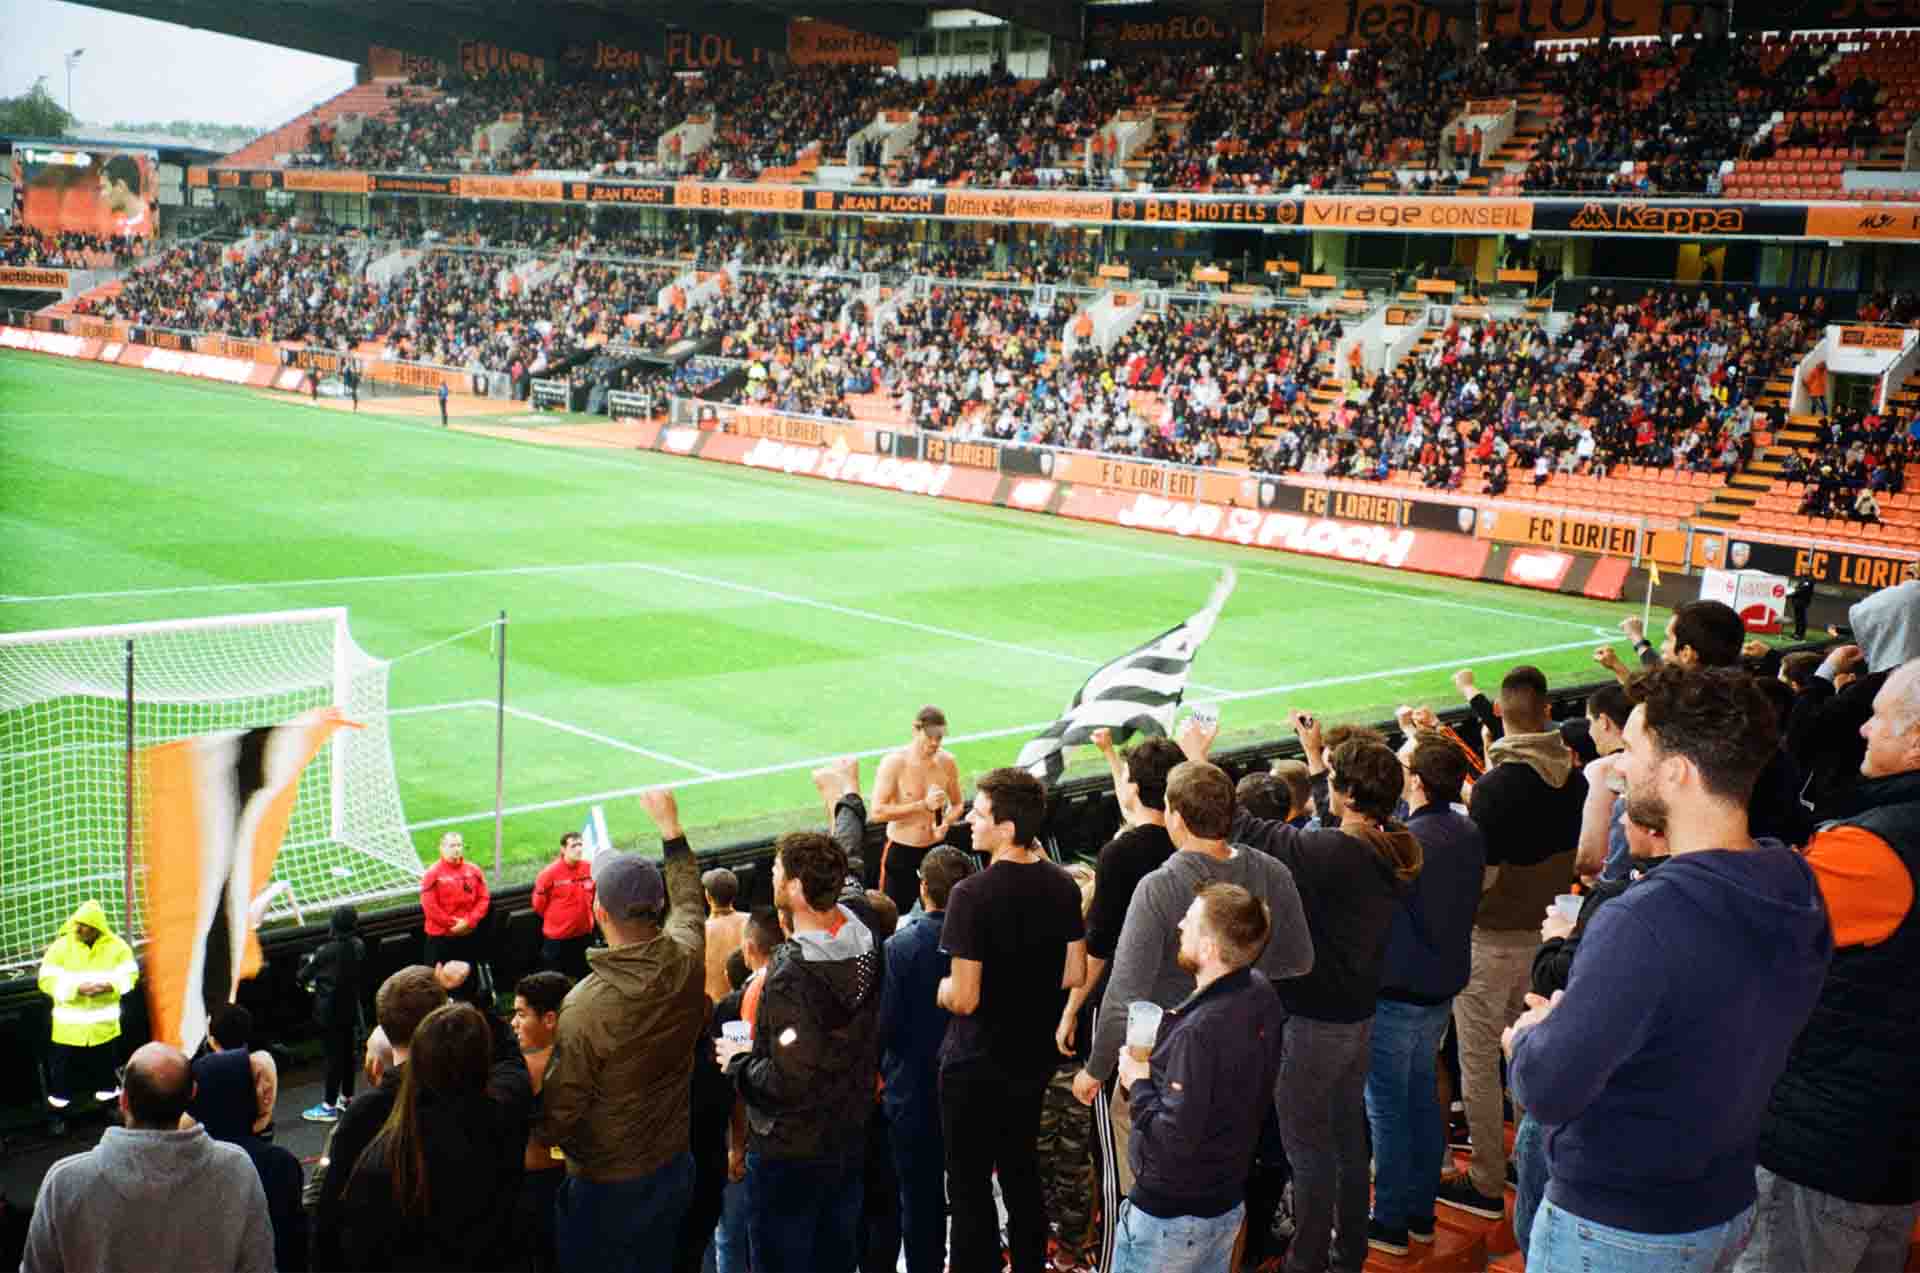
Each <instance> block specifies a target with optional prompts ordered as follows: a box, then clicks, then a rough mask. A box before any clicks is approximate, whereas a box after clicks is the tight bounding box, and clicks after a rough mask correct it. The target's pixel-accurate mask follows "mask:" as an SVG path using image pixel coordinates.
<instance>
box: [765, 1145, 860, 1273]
mask: <svg viewBox="0 0 1920 1273" xmlns="http://www.w3.org/2000/svg"><path fill="white" fill-rule="evenodd" d="M860 1169H861V1158H860V1150H859V1148H858V1147H856V1148H854V1149H853V1150H850V1151H849V1152H848V1155H847V1157H846V1158H845V1159H840V1158H766V1157H763V1156H761V1155H760V1154H756V1153H752V1152H749V1153H748V1154H747V1179H746V1186H747V1213H748V1214H747V1233H748V1236H749V1237H750V1238H751V1240H752V1243H753V1268H754V1273H853V1269H854V1267H855V1266H856V1265H858V1264H859V1262H860V1177H861V1170H860Z"/></svg>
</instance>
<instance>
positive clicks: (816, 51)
mask: <svg viewBox="0 0 1920 1273" xmlns="http://www.w3.org/2000/svg"><path fill="white" fill-rule="evenodd" d="M787 58H788V60H789V61H791V62H792V63H793V64H794V65H795V66H898V65H899V64H900V46H899V44H897V43H896V42H894V41H892V40H889V39H886V38H884V37H882V36H878V35H868V34H867V33H866V32H865V31H850V30H848V29H847V28H846V27H843V26H837V25H835V24H834V23H832V22H821V21H818V20H817V19H813V18H795V19H793V20H792V21H790V22H788V23H787Z"/></svg>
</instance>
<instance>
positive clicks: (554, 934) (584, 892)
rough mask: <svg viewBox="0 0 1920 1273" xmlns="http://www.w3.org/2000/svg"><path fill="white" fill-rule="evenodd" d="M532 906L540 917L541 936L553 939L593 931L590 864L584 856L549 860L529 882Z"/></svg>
mask: <svg viewBox="0 0 1920 1273" xmlns="http://www.w3.org/2000/svg"><path fill="white" fill-rule="evenodd" d="M533 909H534V910H536V911H538V912H540V914H541V916H542V917H543V921H542V923H541V925H540V933H541V935H542V936H544V937H547V938H549V939H550V940H553V941H564V940H566V939H567V938H569V937H585V936H586V935H587V934H588V933H590V932H592V931H593V867H591V866H590V865H588V864H587V862H586V861H585V860H584V859H583V860H581V861H579V862H569V861H567V860H566V859H565V858H560V859H558V860H556V861H555V862H553V863H552V864H551V865H550V866H548V867H547V869H546V870H544V871H542V872H540V878H539V879H537V880H535V881H534V882H533Z"/></svg>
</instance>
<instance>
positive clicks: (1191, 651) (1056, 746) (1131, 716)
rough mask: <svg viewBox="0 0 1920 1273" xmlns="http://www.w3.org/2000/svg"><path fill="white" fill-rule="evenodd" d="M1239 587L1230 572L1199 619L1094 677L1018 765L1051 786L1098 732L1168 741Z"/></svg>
mask: <svg viewBox="0 0 1920 1273" xmlns="http://www.w3.org/2000/svg"><path fill="white" fill-rule="evenodd" d="M1235 582H1236V578H1235V575H1234V573H1233V571H1231V570H1228V571H1227V572H1225V573H1224V574H1222V575H1221V576H1220V582H1219V583H1218V584H1215V585H1214V589H1213V596H1212V597H1210V598H1208V600H1207V604H1206V607H1205V608H1204V609H1202V610H1201V611H1200V612H1199V613H1197V614H1195V615H1194V616H1193V617H1192V618H1190V619H1188V620H1187V621H1186V622H1185V623H1182V624H1181V625H1180V626H1179V627H1176V628H1172V629H1170V630H1168V631H1166V632H1162V633H1161V634H1160V635H1159V636H1157V637H1155V638H1153V640H1151V641H1149V642H1147V643H1146V644H1145V645H1142V646H1139V647H1137V648H1135V649H1132V650H1129V651H1127V652H1126V653H1125V654H1123V655H1121V656H1120V657H1119V658H1117V659H1115V660H1113V662H1111V663H1108V664H1107V665H1106V666H1104V667H1102V668H1101V669H1100V670H1099V671H1097V672H1095V673H1094V674H1093V675H1092V676H1089V677H1088V678H1087V682H1086V684H1084V685H1082V686H1081V687H1080V689H1079V692H1078V693H1076V694H1075V695H1074V696H1073V701H1072V702H1070V703H1068V704H1067V710H1066V712H1065V713H1064V714H1063V715H1062V716H1061V717H1060V719H1059V720H1057V721H1055V722H1053V724H1052V725H1050V726H1048V728H1047V731H1046V732H1045V733H1043V734H1041V735H1040V736H1039V737H1037V738H1035V739H1033V740H1032V741H1031V742H1029V743H1028V744H1027V745H1026V746H1025V747H1022V748H1021V749H1020V759H1018V760H1017V761H1015V762H1014V763H1015V764H1016V765H1017V766H1019V767H1020V768H1022V769H1025V770H1028V771H1030V772H1031V773H1032V774H1033V776H1034V777H1036V778H1039V779H1041V780H1042V781H1044V782H1045V783H1047V785H1049V786H1051V785H1053V784H1054V783H1055V782H1058V781H1059V780H1060V775H1061V774H1062V773H1064V772H1065V771H1066V767H1067V764H1066V761H1065V760H1064V759H1062V757H1061V754H1060V753H1061V751H1062V749H1064V748H1067V747H1072V746H1075V745H1077V744H1081V743H1087V742H1091V741H1092V740H1093V731H1094V730H1096V729H1109V730H1112V731H1113V741H1114V742H1115V743H1123V742H1126V741H1127V740H1128V739H1129V738H1132V737H1133V735H1134V734H1136V733H1142V734H1146V735H1148V736H1149V737H1153V738H1164V737H1166V736H1167V734H1168V733H1169V732H1171V731H1172V729H1173V714H1174V712H1175V711H1176V710H1178V709H1179V706H1180V699H1181V696H1182V695H1184V694H1185V693H1186V690H1187V672H1188V671H1189V669H1191V668H1192V666H1193V656H1194V655H1195V654H1197V653H1199V651H1200V647H1201V645H1202V644H1204V643H1205V641H1206V639H1207V637H1208V636H1210V635H1212V633H1213V624H1214V621H1215V620H1216V619H1218V618H1219V617H1220V607H1222V606H1224V605H1225V604H1226V603H1227V598H1228V597H1230V596H1232V595H1233V585H1234V583H1235Z"/></svg>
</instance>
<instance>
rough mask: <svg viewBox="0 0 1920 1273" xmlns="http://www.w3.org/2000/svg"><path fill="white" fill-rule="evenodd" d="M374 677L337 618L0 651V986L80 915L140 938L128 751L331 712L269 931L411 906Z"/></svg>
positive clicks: (215, 626) (412, 867)
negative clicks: (287, 917)
mask: <svg viewBox="0 0 1920 1273" xmlns="http://www.w3.org/2000/svg"><path fill="white" fill-rule="evenodd" d="M389 666H390V665H389V664H388V663H387V662H385V661H383V660H380V659H376V658H374V657H373V656H371V655H369V654H368V653H367V652H366V651H364V650H362V649H361V648H360V647H359V646H358V645H357V644H355V643H354V640H353V637H352V635H351V634H350V633H349V631H348V627H347V611H346V609H345V608H344V607H334V608H327V609H315V610H289V611H278V612H274V613H268V614H246V615H223V616H218V617H212V618H200V619H181V620H170V621H162V622H157V623H132V624H121V625H116V626H107V627H91V628H62V629H57V630H50V631H41V632H19V633H12V634H4V635H0V972H7V971H17V970H20V969H23V968H26V967H29V966H30V965H32V964H34V963H35V962H37V960H38V959H39V956H40V952H41V951H42V950H43V949H44V948H45V946H46V945H47V943H48V942H50V941H52V940H53V937H54V936H55V934H56V933H58V931H59V928H60V925H61V924H62V923H63V922H64V921H65V920H66V918H67V917H68V916H69V915H71V914H72V913H73V911H74V909H75V908H76V907H77V906H78V905H79V904H80V903H81V902H82V901H85V900H86V899H88V898H94V899H96V900H98V901H99V902H100V903H101V904H102V905H103V906H104V907H105V908H106V910H107V913H108V915H109V916H110V917H111V918H112V919H113V921H114V922H115V923H116V924H117V925H119V927H120V932H121V935H122V936H124V937H126V938H128V940H130V941H137V940H139V939H140V938H141V936H142V935H143V930H142V919H141V916H140V914H139V898H140V880H139V863H138V862H137V861H136V860H135V858H134V856H133V855H132V845H133V843H134V840H135V836H134V834H133V832H134V831H136V830H137V827H135V826H133V825H130V823H129V816H130V814H131V815H132V816H133V817H137V816H138V814H137V812H134V811H135V810H137V806H138V802H137V801H136V800H135V799H133V796H134V795H136V794H137V793H136V792H133V791H130V789H129V786H128V783H129V775H130V774H131V773H132V772H133V766H132V765H131V763H130V762H131V759H132V756H133V753H134V751H135V750H137V749H139V748H143V747H148V746H151V745H153V744H156V743H162V742H166V741H169V740H171V739H176V738H188V737H193V736H195V735H200V734H207V733H213V732H216V731H220V730H232V729H250V728H255V727H259V726H267V725H278V724H282V723H284V722H286V721H288V720H290V719H292V718H293V717H294V716H296V715H298V714H300V713H301V712H305V711H309V710H311V709H313V708H317V707H328V706H333V707H338V708H339V709H340V710H341V711H342V712H343V713H345V714H346V716H347V717H348V718H349V719H351V720H353V721H356V722H359V723H360V724H362V725H364V726H365V728H363V729H344V730H340V731H338V732H337V733H336V734H335V735H334V736H333V738H332V739H331V740H330V741H329V742H328V744H327V745H326V746H325V748H324V749H323V750H322V751H321V752H320V754H319V755H318V756H316V757H315V758H314V760H313V762H312V763H311V764H309V765H308V766H307V768H306V770H305V772H304V773H303V774H302V775H301V779H300V789H299V795H298V798H297V799H296V801H295V804H294V810H293V820H292V822H291V823H290V825H289V826H288V828H287V835H286V840H285V842H284V843H283V845H282V847H281V850H280V855H279V858H278V860H277V861H276V863H275V867H274V872H273V881H274V885H275V886H285V887H279V888H278V892H277V894H276V897H275V901H274V906H275V909H274V910H273V911H270V912H269V915H270V916H274V917H277V916H278V915H281V914H292V913H294V911H295V908H296V907H297V908H298V909H299V910H301V911H304V912H307V913H309V914H311V912H312V910H313V908H314V907H315V906H316V905H319V906H328V905H332V904H336V903H340V902H359V901H366V900H371V899H373V898H378V897H391V896H395V895H399V894H405V893H411V892H412V891H414V890H415V889H417V888H418V884H419V878H420V874H421V867H420V862H419V858H418V856H417V854H416V853H415V852H414V848H413V844H412V842H411V840H410V839H409V838H408V836H407V832H406V821H405V817H404V815H403V814H402V811H401V807H400V789H399V784H398V782H397V780H396V778H395V775H394V765H393V748H392V745H391V742H390V739H389V736H388V731H387V677H388V668H389Z"/></svg>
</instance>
